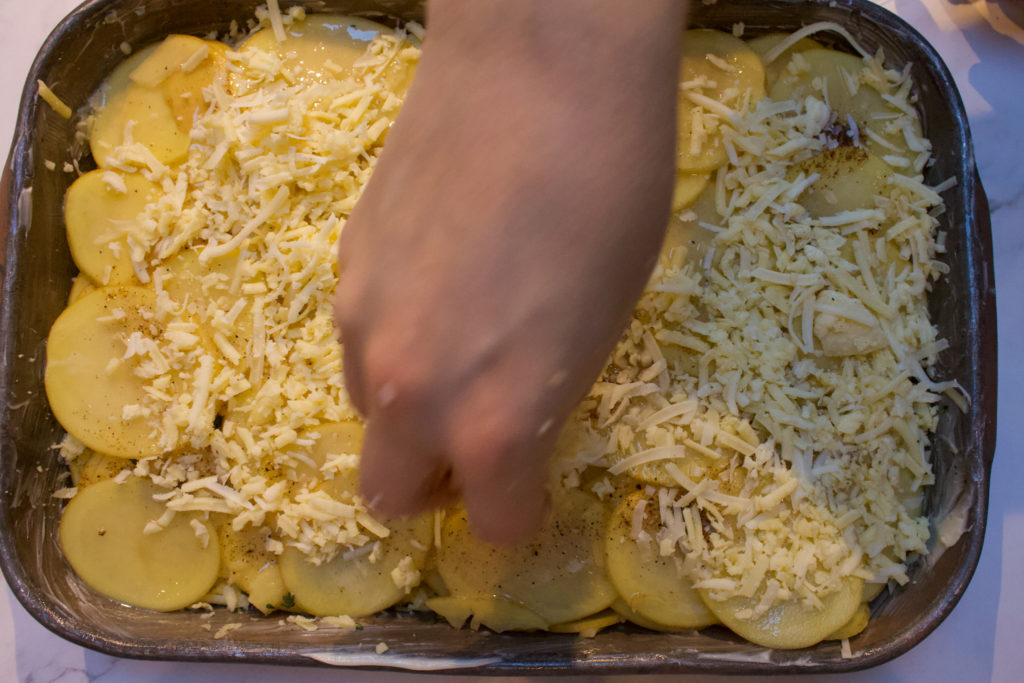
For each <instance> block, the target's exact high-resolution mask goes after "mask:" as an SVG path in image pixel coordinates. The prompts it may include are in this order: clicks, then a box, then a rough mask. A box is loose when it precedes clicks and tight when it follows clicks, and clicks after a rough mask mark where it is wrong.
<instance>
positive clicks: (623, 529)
mask: <svg viewBox="0 0 1024 683" xmlns="http://www.w3.org/2000/svg"><path fill="white" fill-rule="evenodd" d="M641 502H643V504H644V505H645V506H646V507H645V509H644V519H643V530H644V531H645V532H646V533H647V534H648V535H649V537H650V538H649V539H647V540H642V541H638V540H634V539H633V538H632V528H633V516H634V511H635V510H636V507H637V505H638V504H640V503H641ZM657 515H658V506H657V502H654V503H653V504H652V503H651V501H650V500H649V499H648V498H647V497H646V496H645V495H644V494H643V493H642V492H639V491H638V492H637V493H634V494H633V495H631V496H629V497H627V498H626V499H624V500H623V501H622V502H621V503H619V505H618V506H617V507H616V508H615V511H614V512H612V514H611V517H610V519H609V520H608V528H607V530H606V531H605V542H604V549H605V560H606V562H607V566H608V577H609V578H610V579H611V581H612V585H614V586H615V589H616V590H617V591H618V592H619V595H620V596H621V597H622V599H623V600H625V601H626V604H627V605H629V608H630V610H632V611H633V612H636V613H637V614H639V615H640V616H641V617H645V618H646V619H649V620H650V621H653V622H655V623H657V624H662V625H664V626H667V627H669V628H703V627H705V626H710V625H711V624H714V623H717V622H718V619H716V618H715V615H714V614H712V613H711V611H710V610H709V609H708V608H707V607H706V606H705V605H704V602H703V601H702V600H701V598H700V595H699V594H698V593H697V591H696V589H694V587H693V583H692V582H691V581H690V579H689V578H687V577H686V576H685V575H684V574H683V572H682V558H681V557H679V556H677V555H670V556H668V557H663V556H662V555H661V553H660V552H659V551H658V547H657V544H656V542H655V541H654V540H653V537H654V535H655V534H656V533H657V530H658V527H659V521H658V519H657Z"/></svg>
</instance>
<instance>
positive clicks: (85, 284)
mask: <svg viewBox="0 0 1024 683" xmlns="http://www.w3.org/2000/svg"><path fill="white" fill-rule="evenodd" d="M94 291H96V283H95V282H93V281H92V280H90V279H89V276H88V275H81V274H79V275H76V276H75V279H74V280H72V281H71V291H70V292H68V306H70V305H71V304H73V303H75V302H76V301H78V300H79V299H81V298H82V297H83V296H85V295H86V294H88V293H89V292H94Z"/></svg>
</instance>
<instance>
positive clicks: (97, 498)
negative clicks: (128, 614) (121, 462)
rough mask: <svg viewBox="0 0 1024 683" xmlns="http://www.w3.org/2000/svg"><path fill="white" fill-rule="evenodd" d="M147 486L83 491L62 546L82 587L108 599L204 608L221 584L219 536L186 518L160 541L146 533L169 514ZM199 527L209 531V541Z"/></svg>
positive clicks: (64, 524)
mask: <svg viewBox="0 0 1024 683" xmlns="http://www.w3.org/2000/svg"><path fill="white" fill-rule="evenodd" d="M161 492H163V489H159V488H157V487H156V486H154V485H153V484H152V483H151V482H150V481H149V480H148V479H140V478H137V477H131V478H129V479H128V480H127V481H126V482H125V483H124V484H118V483H116V482H115V481H113V480H107V481H102V482H99V483H96V484H94V485H92V486H89V487H88V488H85V489H82V490H81V491H80V492H79V493H78V495H77V496H75V497H74V498H73V499H71V502H70V503H68V506H67V507H66V508H65V509H64V515H63V517H61V521H60V542H61V546H62V547H63V549H64V555H65V557H67V559H68V562H70V563H71V566H72V567H73V568H74V570H75V572H77V573H78V575H79V576H80V577H82V579H83V580H84V581H85V582H86V583H87V584H89V585H90V586H92V587H93V588H95V589H96V590H97V591H99V592H100V593H103V594H104V595H106V596H109V597H111V598H114V599H115V600H120V601H122V602H126V603H128V604H131V605H135V606H136V607H145V608H148V609H155V610H160V611H165V612H166V611H172V610H176V609H182V608H183V607H188V606H189V605H191V604H193V603H195V602H197V601H199V600H200V599H202V597H203V596H204V595H205V594H206V593H207V591H209V590H210V588H211V587H212V586H213V584H214V583H215V582H216V580H217V569H218V567H219V566H220V553H219V550H218V547H217V536H216V534H215V533H214V532H213V529H211V528H210V525H209V524H208V523H207V522H204V521H202V519H201V518H200V516H199V515H198V514H197V513H183V512H179V513H177V514H175V515H174V517H173V518H172V519H171V521H170V522H169V523H168V524H167V526H166V527H165V528H164V529H163V530H160V531H157V532H156V533H150V534H147V533H145V531H144V529H145V528H146V525H147V524H148V523H149V522H151V521H154V520H157V519H159V518H160V517H161V516H162V515H163V514H164V512H165V511H166V507H165V506H164V504H163V503H162V502H160V501H156V500H153V495H154V494H157V493H161ZM193 521H195V522H197V523H198V524H200V525H202V526H203V527H205V528H206V534H205V535H204V536H203V538H204V539H205V545H204V540H203V539H201V538H199V537H198V536H197V535H196V529H194V528H193V526H192V523H193Z"/></svg>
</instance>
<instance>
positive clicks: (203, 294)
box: [157, 249, 253, 367]
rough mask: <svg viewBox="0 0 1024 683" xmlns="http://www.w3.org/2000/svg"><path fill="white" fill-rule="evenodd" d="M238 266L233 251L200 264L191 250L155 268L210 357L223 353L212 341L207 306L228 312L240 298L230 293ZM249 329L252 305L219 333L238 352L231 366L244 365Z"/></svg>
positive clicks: (212, 335) (185, 250) (213, 331)
mask: <svg viewBox="0 0 1024 683" xmlns="http://www.w3.org/2000/svg"><path fill="white" fill-rule="evenodd" d="M238 266H239V255H238V252H237V251H234V252H231V253H228V254H224V255H223V256H219V257H217V258H213V259H209V260H207V261H205V262H204V261H201V260H200V258H199V252H198V251H196V250H195V249H182V250H181V251H179V252H177V253H176V254H175V255H174V256H171V257H170V258H168V259H167V260H166V261H164V262H163V263H161V264H160V265H159V266H158V267H157V271H158V273H159V277H160V281H161V286H162V287H163V288H164V289H165V290H166V291H167V294H168V295H169V296H170V298H171V300H172V301H174V302H175V303H177V304H179V305H182V306H184V307H185V310H186V312H187V313H188V314H189V315H190V316H191V318H192V319H193V320H194V321H195V322H196V323H198V324H199V330H198V331H197V334H198V335H199V336H200V337H202V338H203V340H204V341H205V343H206V346H207V348H209V349H210V351H211V352H213V353H218V354H223V353H224V352H223V349H222V348H221V347H220V346H219V345H217V344H216V343H215V342H214V340H213V338H214V334H215V330H214V328H213V327H212V325H211V324H210V323H211V320H210V318H209V316H208V312H209V311H210V310H211V306H210V304H211V303H212V302H216V303H217V305H216V307H214V308H216V309H218V310H231V308H232V306H234V304H235V302H236V301H238V300H239V299H243V298H244V297H243V295H242V294H241V293H240V291H238V290H236V291H232V285H233V283H235V281H236V273H235V271H236V270H237V268H238ZM252 325H253V322H252V305H251V304H249V303H247V304H246V305H245V307H244V308H243V309H242V311H241V313H239V315H238V317H237V318H235V321H234V324H233V325H232V326H231V328H230V329H229V330H225V331H222V332H221V333H222V334H223V335H224V339H225V340H226V341H227V343H228V344H229V345H230V346H231V347H232V348H233V349H235V351H237V352H238V354H239V357H238V359H237V361H236V362H235V363H234V364H236V365H239V366H241V367H244V366H246V364H247V362H248V358H249V346H250V344H251V343H252V329H253V328H252Z"/></svg>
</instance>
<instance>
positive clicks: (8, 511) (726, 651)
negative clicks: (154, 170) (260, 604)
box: [0, 0, 996, 675]
mask: <svg viewBox="0 0 1024 683" xmlns="http://www.w3.org/2000/svg"><path fill="white" fill-rule="evenodd" d="M256 3H257V0H218V2H210V1H209V0H89V1H88V2H86V3H85V4H83V5H82V6H81V7H79V8H78V9H77V10H75V12H73V13H72V14H71V15H70V16H68V17H67V18H66V19H65V20H64V21H63V22H62V23H61V24H60V25H59V26H58V27H57V28H56V29H55V30H54V32H53V33H52V35H51V36H50V37H49V39H48V40H47V42H46V43H45V45H44V46H43V48H42V50H41V51H40V53H39V56H38V58H37V60H36V62H35V64H34V65H33V67H32V71H31V73H29V75H28V78H27V81H26V82H27V84H28V85H27V86H26V90H25V95H24V97H23V99H22V102H21V109H20V113H19V119H18V127H17V131H16V136H15V141H14V146H13V148H12V150H11V155H10V159H9V162H8V165H7V167H6V169H5V173H4V178H3V181H2V184H0V213H2V216H3V232H2V233H0V240H2V242H0V252H2V255H3V271H2V278H3V289H2V297H3V304H2V305H3V308H2V319H0V324H2V329H0V363H2V368H0V369H2V373H0V566H2V569H3V573H4V575H5V576H6V578H7V581H8V582H9V583H10V585H11V588H12V590H13V591H14V593H15V595H17V596H18V599H19V600H20V601H21V602H22V604H24V605H25V607H26V609H28V611H29V612H30V613H31V614H32V615H33V616H34V617H35V618H36V619H38V620H39V621H40V622H41V623H42V624H44V625H45V626H46V627H47V628H49V629H51V630H52V631H54V632H55V633H57V634H58V635H61V636H63V637H64V638H67V639H68V640H71V641H73V642H75V643H79V644H81V645H84V646H86V647H90V648H93V649H96V650H99V651H102V652H106V653H109V654H113V655H120V656H125V657H136V658H149V659H171V660H189V661H245V662H267V663H275V664H307V665H325V666H327V665H333V666H344V667H367V668H381V669H388V668H391V669H404V670H416V671H446V672H450V673H473V674H516V675H523V674H548V673H574V674H616V673H618V674H622V673H681V672H702V673H707V674H710V673H751V674H766V673H795V672H837V671H849V670H854V669H861V668H865V667H869V666H874V665H876V664H879V663H881V662H884V661H887V660H889V659H892V658H893V657H896V656H898V655H900V654H902V653H903V652H906V651H907V650H908V649H910V648H911V647H913V646H914V645H915V644H917V643H918V642H920V641H921V640H922V639H923V638H924V637H925V636H926V635H928V633H930V632H931V631H932V630H933V629H935V627H936V626H937V625H938V624H939V623H940V622H941V621H942V619H944V618H945V617H946V615H948V614H949V612H950V611H951V610H952V609H953V607H954V606H955V605H956V603H957V601H958V600H959V599H960V596H961V595H963V592H964V589H965V588H966V586H967V583H968V581H969V580H970V578H971V575H972V573H973V572H974V568H975V566H976V564H977V562H978V556H979V554H980V552H981V544H982V540H983V537H984V531H985V514H986V508H987V498H988V482H989V473H990V470H991V463H992V454H993V449H994V439H995V406H996V326H995V292H994V290H993V282H994V280H993V271H992V253H991V252H992V245H991V235H990V226H989V213H988V206H987V203H986V200H985V195H984V193H983V191H982V188H981V185H980V182H979V180H978V177H977V172H976V170H975V163H974V156H973V151H972V148H971V142H970V133H969V131H968V128H967V117H966V114H965V112H964V109H963V106H962V104H961V101H960V97H959V96H958V94H957V91H956V88H955V86H954V84H953V80H952V77H951V76H950V74H949V71H948V70H947V69H946V67H945V66H944V65H943V64H942V62H941V60H940V59H939V57H938V55H937V54H936V53H935V51H934V50H933V49H932V48H931V46H929V45H928V44H927V43H926V42H925V41H924V39H923V38H922V37H921V36H920V35H919V34H918V33H917V32H916V31H914V29H912V28H911V27H910V26H908V25H907V24H906V23H904V22H903V21H902V20H900V19H899V18H897V17H896V16H894V15H892V14H890V13H888V12H886V11H885V10H883V9H881V8H879V7H878V6H876V5H874V4H872V3H870V2H867V1H866V0H833V1H832V2H817V1H813V0H774V1H769V2H763V1H761V0H744V1H734V2H726V1H725V0H722V1H721V2H718V3H717V4H715V5H712V6H707V7H705V6H703V5H702V4H701V3H694V4H695V5H696V8H695V16H694V17H693V22H692V23H693V25H695V26H706V27H715V28H723V29H726V30H729V29H731V27H732V25H733V24H734V23H736V22H741V21H742V22H743V23H744V25H745V27H746V31H747V35H754V34H756V33H763V32H766V31H770V30H771V31H776V30H782V31H792V30H795V29H798V28H800V27H801V26H802V25H805V24H808V23H811V22H813V21H821V20H833V21H837V22H839V23H841V24H843V25H844V26H845V27H846V28H847V29H848V30H849V31H850V32H851V33H852V34H853V35H854V36H855V37H856V38H857V40H858V41H860V42H861V43H862V44H863V45H864V46H865V47H866V48H867V49H869V50H870V51H872V52H873V51H874V50H875V49H876V48H878V47H882V48H884V49H885V53H886V56H887V58H888V59H889V60H890V63H892V64H905V63H910V64H912V65H913V66H912V72H913V75H914V78H915V80H916V83H917V87H918V95H919V105H918V107H919V109H920V111H921V114H922V117H923V123H924V130H925V133H926V134H927V135H928V136H929V137H930V138H931V140H932V142H933V145H934V149H935V151H936V158H935V163H934V165H933V166H932V167H931V168H930V169H929V170H928V180H929V181H930V182H932V183H937V182H939V181H941V180H942V179H945V178H948V177H950V176H954V175H955V176H956V177H957V178H958V179H959V183H958V185H957V186H956V187H954V188H952V189H951V190H949V191H948V192H947V193H946V194H945V198H946V202H947V211H946V213H945V214H944V215H943V216H942V218H941V220H942V222H943V229H944V230H946V231H947V232H948V239H947V245H948V252H949V253H948V263H949V266H950V273H949V276H948V277H947V278H946V279H945V280H943V281H942V282H941V283H939V284H938V285H936V287H935V290H934V292H933V293H932V299H931V302H932V313H933V320H934V322H935V324H936V325H937V326H938V328H939V330H940V332H941V335H942V336H944V337H945V338H946V339H948V340H949V342H950V346H949V348H948V349H947V350H946V351H945V352H943V354H942V356H941V360H940V367H939V369H938V375H939V376H941V377H943V378H949V377H953V378H956V379H958V380H959V381H960V383H961V384H962V385H963V386H964V388H965V390H966V391H967V393H968V394H969V396H970V407H969V409H968V410H967V412H965V413H963V412H960V411H959V410H957V409H955V408H953V407H952V406H950V407H949V409H948V410H945V411H944V412H943V413H942V417H941V421H940V425H939V428H938V433H937V434H936V436H935V439H934V444H933V458H934V462H935V470H936V484H935V486H934V488H933V489H932V491H931V494H930V496H929V499H928V506H929V507H928V509H929V510H930V514H931V517H932V520H933V526H934V523H937V522H938V521H941V520H942V519H945V518H946V517H947V516H948V514H949V513H950V512H951V511H952V512H953V514H960V515H962V516H963V519H964V521H965V524H966V531H965V533H964V534H963V536H962V537H961V538H960V540H959V541H958V542H957V543H956V544H955V545H953V546H952V547H951V548H949V549H946V550H945V551H944V552H941V553H940V552H937V551H936V550H933V551H932V552H931V553H930V555H928V556H927V557H926V558H923V559H921V560H919V561H918V562H917V563H916V564H915V565H914V566H913V571H912V574H911V576H912V581H911V582H910V584H909V585H907V586H905V587H903V588H901V589H900V590H897V591H895V592H894V593H892V594H884V595H883V596H881V597H879V598H878V599H877V600H875V602H874V603H873V604H872V615H873V618H872V620H871V623H870V625H869V626H868V627H867V629H866V630H865V631H864V632H863V633H862V634H861V635H859V636H857V637H856V638H854V639H853V641H852V643H851V645H852V649H853V657H852V658H848V659H844V658H842V657H841V655H840V647H839V644H838V643H835V642H827V643H821V644H819V645H816V646H814V647H811V648H807V649H804V650H796V651H773V650H766V649H764V648H760V647H757V646H754V645H751V644H749V643H747V642H745V641H743V640H742V639H740V638H738V637H736V636H734V635H732V634H731V633H729V632H728V631H726V630H724V629H722V628H720V627H713V628H708V629H704V630H703V631H700V632H693V631H691V632H683V633H676V634H666V633H653V632H649V631H644V630H642V629H639V628H635V627H632V626H628V625H621V626H617V627H614V628H611V629H609V630H607V631H604V632H602V633H601V634H599V635H598V636H597V637H596V638H593V639H579V638H576V637H573V636H569V635H558V634H547V633H545V634H511V635H497V634H494V633H490V632H486V631H479V632H475V631H469V630H461V631H456V630H453V629H451V628H449V627H448V626H447V625H446V624H444V623H438V622H437V621H435V620H434V619H433V618H432V617H430V616H426V615H410V614H393V613H388V614H383V615H380V616H377V617H374V618H372V619H368V620H366V623H365V625H364V627H363V628H362V630H360V631H357V632H354V633H351V634H346V635H338V634H337V633H336V632H334V633H331V632H328V631H316V632H309V633H307V632H303V631H300V630H299V629H297V628H295V627H292V626H289V627H287V628H286V627H282V626H280V625H279V620H278V618H276V617H272V618H266V617H263V616H260V615H258V614H249V615H242V616H239V615H234V614H227V613H224V612H218V613H215V614H214V615H213V616H212V617H209V618H206V619H201V618H200V617H199V615H198V614H196V613H190V612H176V613H171V614H161V613H156V612H150V611H147V610H142V609H137V608H132V607H128V606H126V605H122V604H119V603H117V602H115V601H113V600H110V599H107V598H105V597H102V596H100V595H98V594H96V593H95V592H94V591H92V590H91V589H89V588H88V587H87V586H85V585H84V584H83V583H82V582H81V581H80V580H79V579H78V578H77V577H76V576H75V574H74V573H73V572H72V571H71V569H70V567H69V566H68V564H67V563H66V562H65V560H64V558H63V557H62V555H61V552H60V548H59V547H58V544H57V540H56V539H57V524H58V521H59V518H60V509H61V503H60V502H59V501H56V500H54V499H53V498H52V497H51V495H50V494H51V492H52V491H54V490H55V489H56V488H58V486H59V485H58V478H59V477H60V475H61V473H62V471H63V466H61V465H60V464H58V463H57V462H56V460H55V453H54V451H53V450H52V449H51V446H52V445H53V444H54V443H55V442H57V441H58V440H59V438H60V436H61V430H60V427H59V425H58V424H57V422H56V421H55V420H54V418H53V415H52V414H51V413H50V410H49V408H48V407H47V403H46V398H45V396H44V392H43V365H44V356H45V354H44V350H45V340H46V336H47V333H48V331H49V328H50V325H51V324H52V322H53V321H54V319H55V318H56V316H57V315H58V314H59V313H60V311H61V310H62V309H63V307H64V304H65V301H66V300H67V295H68V290H69V287H70V284H71V278H72V276H73V275H74V274H75V267H74V264H73V263H72V260H71V257H70V255H69V253H68V249H67V246H66V243H65V239H64V226H63V221H62V206H63V197H64V193H65V191H66V190H67V188H68V185H69V184H70V183H71V181H72V179H73V176H72V174H68V173H62V172H60V168H61V166H62V162H63V161H65V160H69V159H70V158H71V157H72V156H77V157H79V158H81V161H82V165H83V169H87V168H91V167H92V166H91V160H89V159H88V158H87V157H86V155H85V154H86V153H85V151H84V150H83V149H82V146H81V144H80V143H78V144H76V143H75V141H74V139H75V135H74V133H75V124H76V120H74V119H73V120H71V121H65V120H64V119H61V118H60V117H59V116H57V115H56V114H55V113H54V112H53V111H51V110H50V109H49V108H48V107H47V106H45V105H42V104H40V102H39V100H38V99H37V98H36V97H35V83H36V80H37V79H42V80H44V81H45V82H47V83H48V84H49V85H50V86H52V87H53V89H54V90H55V91H57V92H58V93H60V95H61V96H62V97H63V98H64V99H65V101H67V102H68V103H69V104H70V105H71V107H72V108H73V109H76V110H77V109H78V108H80V107H82V106H83V105H84V104H85V102H86V100H87V98H88V97H89V95H90V93H92V92H93V90H94V89H95V88H96V87H97V86H98V85H99V84H100V81H101V80H102V79H103V77H104V75H105V74H107V73H108V72H109V71H110V70H111V69H113V67H114V66H115V65H116V64H117V63H118V62H119V61H120V60H121V59H122V58H123V54H122V53H121V51H120V47H119V46H120V45H121V44H122V42H125V41H127V42H128V43H129V44H131V45H133V46H136V47H138V46H142V45H145V44H147V43H150V42H153V41H156V40H158V39H160V38H162V37H163V36H165V35H167V34H168V33H172V32H175V33H192V34H196V35H205V34H208V33H209V32H210V31H213V30H218V31H223V30H226V29H227V27H228V24H229V22H230V21H231V20H232V19H237V20H240V21H244V20H245V19H247V18H249V17H251V16H253V10H254V7H255V5H256ZM282 4H285V5H287V4H291V3H282ZM306 6H307V8H308V9H310V10H313V11H317V10H322V11H333V12H343V13H350V14H364V15H375V14H378V15H379V14H383V15H388V16H391V17H396V18H405V19H422V14H423V10H422V5H421V4H420V3H418V2H414V1H411V0H409V1H404V0H382V1H380V2H370V1H369V0H352V1H345V0H337V1H334V0H323V1H320V2H310V3H306ZM838 46H839V47H842V45H841V44H839V45H838ZM44 160H52V161H56V162H57V167H58V170H57V171H50V170H47V169H46V167H45V166H44ZM237 621H241V622H242V626H241V628H239V629H237V630H235V631H233V632H231V634H230V637H229V638H224V639H220V640H216V639H214V638H213V636H212V635H211V634H212V633H215V632H216V631H217V630H218V628H220V626H222V625H224V624H226V623H229V622H237ZM381 641H386V642H387V644H388V646H389V647H390V649H389V650H388V652H387V653H385V654H383V655H377V654H376V653H375V652H374V646H375V645H376V644H377V643H379V642H381Z"/></svg>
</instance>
